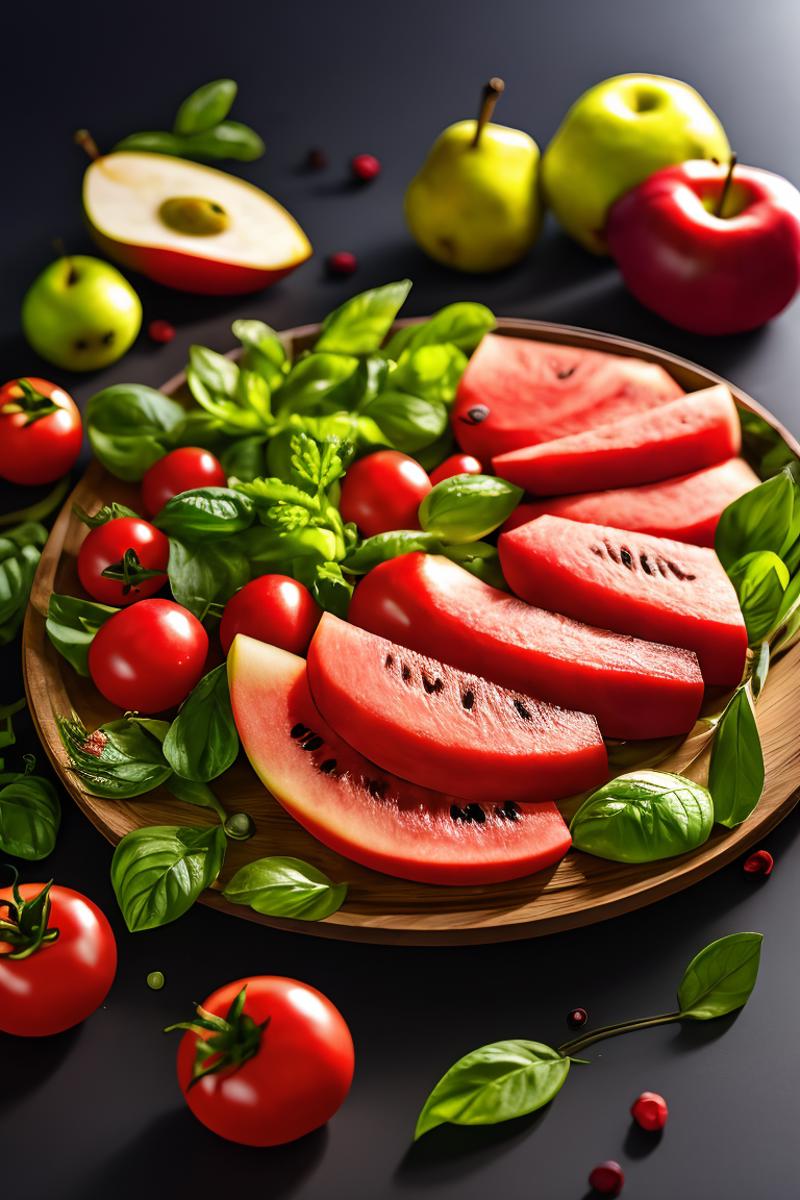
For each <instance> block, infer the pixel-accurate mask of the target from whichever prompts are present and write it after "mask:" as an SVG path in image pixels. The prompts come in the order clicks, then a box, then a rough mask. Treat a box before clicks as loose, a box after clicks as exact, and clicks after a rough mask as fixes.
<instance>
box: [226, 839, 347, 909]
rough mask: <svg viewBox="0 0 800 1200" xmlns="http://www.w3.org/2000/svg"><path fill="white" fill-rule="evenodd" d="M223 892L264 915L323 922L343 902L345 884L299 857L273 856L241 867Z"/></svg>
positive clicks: (233, 900)
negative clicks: (334, 881)
mask: <svg viewBox="0 0 800 1200" xmlns="http://www.w3.org/2000/svg"><path fill="white" fill-rule="evenodd" d="M222 894H223V896H224V897H225V899H226V900H230V901H231V902H232V903H233V904H246V905H248V906H249V907H250V908H252V909H254V910H255V912H258V913H264V914H265V915H266V916H270V917H293V918H294V919H295V920H297V921H323V920H324V919H325V917H329V916H330V915H331V913H335V912H336V911H337V910H338V909H340V908H341V907H342V905H343V904H344V901H345V897H346V896H347V884H346V883H333V882H332V881H331V880H330V879H329V878H328V876H327V875H323V873H322V871H318V870H317V868H316V867H312V866H311V864H310V863H307V862H303V861H302V859H299V858H289V857H283V856H278V855H275V856H274V857H270V858H259V859H256V861H255V862H251V863H247V864H246V865H245V866H244V867H241V868H240V869H239V870H238V871H237V872H236V874H235V875H234V876H233V878H232V879H231V880H230V882H229V883H228V886H227V887H226V888H225V889H224V891H223V893H222Z"/></svg>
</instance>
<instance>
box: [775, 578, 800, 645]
mask: <svg viewBox="0 0 800 1200" xmlns="http://www.w3.org/2000/svg"><path fill="white" fill-rule="evenodd" d="M799 634H800V571H797V572H796V573H795V574H794V575H793V576H792V578H791V579H790V580H789V586H788V587H787V589H786V591H785V592H784V593H783V599H782V600H781V606H780V609H779V610H778V615H777V617H776V619H775V636H774V639H773V642H772V654H773V656H775V655H776V654H778V653H781V652H783V651H784V650H788V649H789V647H790V646H793V645H794V643H795V642H796V641H797V637H798V635H799Z"/></svg>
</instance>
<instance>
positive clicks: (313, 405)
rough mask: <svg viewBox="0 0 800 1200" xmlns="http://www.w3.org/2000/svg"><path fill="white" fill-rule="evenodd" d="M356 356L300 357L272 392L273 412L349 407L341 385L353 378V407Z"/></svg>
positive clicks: (319, 411) (321, 411) (356, 391)
mask: <svg viewBox="0 0 800 1200" xmlns="http://www.w3.org/2000/svg"><path fill="white" fill-rule="evenodd" d="M357 371H358V359H357V358H354V357H353V356H352V355H348V354H317V353H314V354H308V355H306V356H305V358H300V359H298V360H297V362H296V363H295V364H294V366H293V367H292V369H291V371H290V372H289V374H288V375H287V376H286V378H285V379H284V382H283V384H282V385H281V387H280V388H279V389H278V390H277V391H276V392H275V395H274V396H273V403H274V405H275V412H276V414H277V415H278V416H279V417H281V416H286V415H287V414H289V413H295V414H302V413H313V414H316V415H320V414H324V413H334V412H337V411H338V410H339V409H341V408H349V407H351V404H350V403H348V402H347V400H348V397H347V395H346V393H343V392H342V391H341V390H340V389H341V387H342V385H344V384H349V383H350V381H351V380H352V381H354V385H353V392H352V396H351V397H350V398H349V399H350V400H351V401H352V407H355V403H356V401H357V399H358V395H359V394H360V388H359V385H358V379H357V378H356V373H357Z"/></svg>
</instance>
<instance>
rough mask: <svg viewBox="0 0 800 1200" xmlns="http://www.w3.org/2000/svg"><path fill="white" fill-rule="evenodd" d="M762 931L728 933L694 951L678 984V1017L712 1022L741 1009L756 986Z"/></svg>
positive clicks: (762, 937) (762, 938)
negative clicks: (695, 952)
mask: <svg viewBox="0 0 800 1200" xmlns="http://www.w3.org/2000/svg"><path fill="white" fill-rule="evenodd" d="M763 940H764V935H763V934H762V933H731V934H729V935H728V937H724V938H720V939H719V940H718V941H716V942H711V944H710V945H708V946H706V947H705V948H704V949H703V950H701V951H700V953H699V954H696V955H695V956H694V958H693V959H692V961H691V962H690V963H689V965H688V967H687V968H686V970H685V971H684V973H683V979H682V980H681V982H680V986H679V987H678V1007H679V1008H680V1011H681V1016H682V1017H684V1018H687V1019H689V1020H692V1021H713V1020H714V1019H715V1018H716V1017H724V1016H725V1015H726V1013H730V1012H735V1011H736V1009H737V1008H743V1007H744V1005H745V1004H746V1003H747V1001H748V1000H749V999H750V994H751V992H752V991H753V988H754V987H755V985H756V979H757V978H758V967H759V962H760V960H761V943H762V942H763Z"/></svg>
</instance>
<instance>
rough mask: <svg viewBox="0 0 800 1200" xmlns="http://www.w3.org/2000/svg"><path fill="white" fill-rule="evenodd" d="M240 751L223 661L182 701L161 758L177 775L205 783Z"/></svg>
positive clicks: (222, 769)
mask: <svg viewBox="0 0 800 1200" xmlns="http://www.w3.org/2000/svg"><path fill="white" fill-rule="evenodd" d="M238 753H239V735H238V734H237V732H236V726H235V725H234V723H233V713H232V712H231V698H230V693H229V692H228V676H227V671H226V667H225V664H224V663H222V665H221V666H219V667H214V669H213V671H209V672H208V674H207V675H204V676H203V678H202V679H201V680H200V682H199V683H198V684H196V685H195V687H194V688H193V690H192V691H191V692H190V693H189V695H188V696H187V697H186V699H185V700H184V702H183V704H182V705H181V707H180V709H179V711H178V715H177V717H176V718H175V720H174V721H173V722H172V724H171V725H170V727H169V733H168V734H167V736H166V737H165V739H164V757H165V758H166V760H167V762H168V763H169V765H170V766H171V767H172V769H173V771H174V772H175V774H176V775H180V776H182V777H183V778H184V779H191V780H193V781H194V782H196V783H208V781H209V780H210V779H216V777H217V776H218V775H221V774H222V772H223V771H227V769H228V767H230V766H231V765H232V764H233V763H234V762H235V761H236V756H237V754H238Z"/></svg>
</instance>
